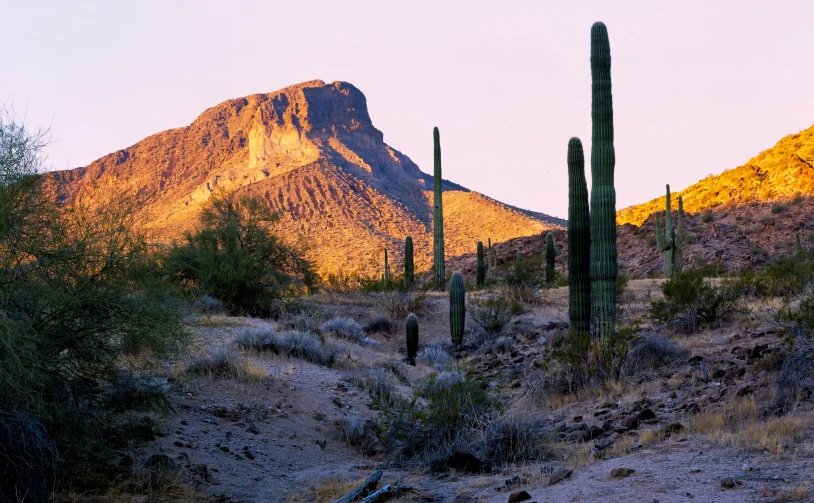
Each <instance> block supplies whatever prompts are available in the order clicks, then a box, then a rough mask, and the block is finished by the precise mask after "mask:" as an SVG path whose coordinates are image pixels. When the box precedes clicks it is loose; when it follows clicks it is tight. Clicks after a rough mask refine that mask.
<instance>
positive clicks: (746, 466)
mask: <svg viewBox="0 0 814 503" xmlns="http://www.w3.org/2000/svg"><path fill="white" fill-rule="evenodd" d="M759 470H760V467H759V466H756V465H750V464H749V463H746V464H744V465H743V471H744V472H756V471H759Z"/></svg>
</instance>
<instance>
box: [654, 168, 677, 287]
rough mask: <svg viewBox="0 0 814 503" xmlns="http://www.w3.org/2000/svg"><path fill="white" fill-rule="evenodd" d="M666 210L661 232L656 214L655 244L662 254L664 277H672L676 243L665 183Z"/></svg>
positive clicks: (668, 189) (668, 192)
mask: <svg viewBox="0 0 814 503" xmlns="http://www.w3.org/2000/svg"><path fill="white" fill-rule="evenodd" d="M666 205H667V210H666V211H665V213H664V233H662V232H661V222H659V215H658V213H657V214H656V245H657V246H658V248H659V251H660V252H662V254H663V255H664V277H665V278H672V277H673V275H674V274H675V251H676V243H675V240H674V239H673V236H674V234H673V220H672V218H671V214H670V185H669V184H668V185H667V203H666Z"/></svg>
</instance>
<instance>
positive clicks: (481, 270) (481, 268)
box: [475, 241, 486, 286]
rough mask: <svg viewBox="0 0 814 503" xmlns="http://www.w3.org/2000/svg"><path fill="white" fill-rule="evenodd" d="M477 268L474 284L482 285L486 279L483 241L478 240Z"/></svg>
mask: <svg viewBox="0 0 814 503" xmlns="http://www.w3.org/2000/svg"><path fill="white" fill-rule="evenodd" d="M477 267H478V269H477V274H476V276H475V284H476V285H477V286H482V285H483V283H484V281H486V265H485V264H484V263H483V242H482V241H478V266H477Z"/></svg>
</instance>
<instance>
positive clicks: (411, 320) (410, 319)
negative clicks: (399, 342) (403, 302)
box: [406, 313, 418, 366]
mask: <svg viewBox="0 0 814 503" xmlns="http://www.w3.org/2000/svg"><path fill="white" fill-rule="evenodd" d="M406 321H407V324H406V326H407V361H408V362H410V365H413V366H415V357H416V355H417V354H418V316H416V315H415V314H413V313H410V314H408V315H407V320H406Z"/></svg>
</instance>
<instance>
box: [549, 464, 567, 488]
mask: <svg viewBox="0 0 814 503" xmlns="http://www.w3.org/2000/svg"><path fill="white" fill-rule="evenodd" d="M572 473H573V471H572V470H568V469H567V468H561V469H559V470H556V471H555V472H554V473H552V474H551V476H550V477H549V478H548V485H550V486H553V485H554V484H556V483H557V482H562V481H563V480H565V479H567V478H568V477H570V476H571V474H572Z"/></svg>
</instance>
